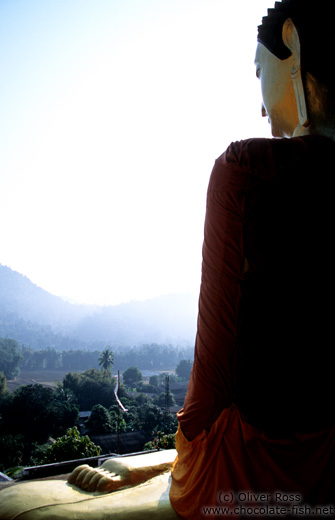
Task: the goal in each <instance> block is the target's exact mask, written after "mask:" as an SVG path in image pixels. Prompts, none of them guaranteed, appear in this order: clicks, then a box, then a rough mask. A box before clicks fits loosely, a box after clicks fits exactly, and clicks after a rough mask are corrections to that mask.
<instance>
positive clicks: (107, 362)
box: [99, 347, 114, 374]
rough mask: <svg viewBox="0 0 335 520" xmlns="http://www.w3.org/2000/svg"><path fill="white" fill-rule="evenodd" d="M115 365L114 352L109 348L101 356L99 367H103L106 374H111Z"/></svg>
mask: <svg viewBox="0 0 335 520" xmlns="http://www.w3.org/2000/svg"><path fill="white" fill-rule="evenodd" d="M113 364H114V354H113V352H112V351H111V350H110V349H109V348H108V347H107V348H105V350H103V351H102V352H101V354H100V356H99V365H100V366H102V369H103V370H104V371H105V373H106V374H110V369H111V367H112V365H113Z"/></svg>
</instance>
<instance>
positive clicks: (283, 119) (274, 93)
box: [255, 43, 299, 137]
mask: <svg viewBox="0 0 335 520" xmlns="http://www.w3.org/2000/svg"><path fill="white" fill-rule="evenodd" d="M291 62H292V59H291V57H289V58H287V59H286V60H280V59H279V58H277V57H276V56H275V55H274V54H272V53H271V52H270V51H269V50H268V49H267V48H266V47H265V46H264V45H263V44H262V43H258V45H257V50H256V57H255V66H256V76H257V77H258V78H259V79H260V82H261V89H262V97H263V105H262V116H263V117H268V118H269V123H270V124H271V131H272V135H273V136H274V137H292V136H293V135H294V131H295V129H296V128H297V126H298V123H299V118H298V111H297V105H296V98H295V94H294V88H293V83H292V78H291V69H292V67H291Z"/></svg>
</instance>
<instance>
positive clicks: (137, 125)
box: [0, 0, 273, 304]
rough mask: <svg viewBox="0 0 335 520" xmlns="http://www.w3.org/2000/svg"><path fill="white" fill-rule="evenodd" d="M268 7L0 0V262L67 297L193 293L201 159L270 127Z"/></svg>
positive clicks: (189, 1)
mask: <svg viewBox="0 0 335 520" xmlns="http://www.w3.org/2000/svg"><path fill="white" fill-rule="evenodd" d="M272 6H273V2H272V1H269V0H253V1H252V2H251V1H250V0H234V1H231V0H201V1H198V0H0V195H1V199H0V222H1V225H0V263H1V264H3V265H7V266H9V267H11V268H12V269H14V270H16V271H19V272H20V273H22V274H24V275H26V276H28V278H30V279H31V280H32V282H34V283H35V284H37V285H39V286H40V287H43V288H44V289H46V290H48V291H49V292H51V293H53V294H57V295H62V296H67V297H69V298H73V299H75V300H76V301H79V302H88V303H100V304H117V303H120V302H124V301H128V300H131V299H146V298H150V297H152V296H155V295H160V294H165V293H169V292H193V293H197V292H198V290H199V282H200V271H201V247H202V240H203V223H204V215H205V203H206V191H207V184H208V179H209V175H210V172H211V169H212V166H213V163H214V160H215V158H216V157H218V156H219V155H220V154H221V153H222V152H223V151H224V150H225V148H226V147H227V146H228V144H229V143H230V142H231V141H234V140H239V139H244V138H247V137H260V136H266V137H270V129H269V125H268V123H267V121H266V120H265V119H262V118H261V110H260V107H261V96H260V86H259V83H258V81H257V79H256V76H255V68H254V64H253V60H254V53H255V48H256V35H257V25H258V24H260V22H261V19H262V16H264V15H265V14H266V10H267V8H268V7H272ZM0 290H1V288H0Z"/></svg>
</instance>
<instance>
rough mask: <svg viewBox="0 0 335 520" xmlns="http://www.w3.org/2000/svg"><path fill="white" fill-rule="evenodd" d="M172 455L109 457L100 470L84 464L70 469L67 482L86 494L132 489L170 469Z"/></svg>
mask: <svg viewBox="0 0 335 520" xmlns="http://www.w3.org/2000/svg"><path fill="white" fill-rule="evenodd" d="M175 455H176V452H175V451H174V450H166V451H164V450H162V451H160V452H154V453H146V454H143V455H135V456H130V457H120V458H118V457H115V458H111V459H108V460H106V461H105V462H104V463H103V464H102V466H101V467H100V468H91V467H90V466H88V465H87V464H84V465H82V466H78V467H77V468H76V469H74V470H73V472H72V473H71V475H70V476H69V478H68V482H69V484H73V485H75V486H77V487H79V488H81V489H84V490H86V491H90V492H100V493H108V492H111V491H116V490H118V489H120V488H123V487H127V486H136V485H137V484H141V483H142V482H145V481H146V480H149V479H151V478H153V477H155V476H156V475H158V474H160V473H163V472H165V471H168V470H170V468H171V466H172V463H173V460H174V458H175Z"/></svg>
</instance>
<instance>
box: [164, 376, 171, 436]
mask: <svg viewBox="0 0 335 520" xmlns="http://www.w3.org/2000/svg"><path fill="white" fill-rule="evenodd" d="M169 400H170V376H165V421H164V422H165V433H167V422H168V413H169Z"/></svg>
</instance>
